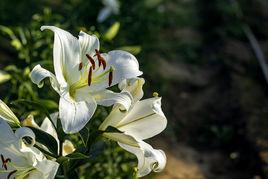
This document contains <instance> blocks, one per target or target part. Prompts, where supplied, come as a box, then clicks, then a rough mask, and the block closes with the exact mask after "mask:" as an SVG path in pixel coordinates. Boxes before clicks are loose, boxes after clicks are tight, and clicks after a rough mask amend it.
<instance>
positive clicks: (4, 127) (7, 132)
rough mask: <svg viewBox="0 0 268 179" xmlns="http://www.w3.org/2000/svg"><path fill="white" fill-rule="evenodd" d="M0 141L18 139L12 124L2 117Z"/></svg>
mask: <svg viewBox="0 0 268 179" xmlns="http://www.w3.org/2000/svg"><path fill="white" fill-rule="evenodd" d="M0 131H1V135H0V143H4V142H6V143H11V142H13V141H14V140H16V137H15V136H14V133H13V131H12V129H11V128H10V126H9V125H8V124H7V123H6V122H5V120H4V119H3V118H2V117H0Z"/></svg>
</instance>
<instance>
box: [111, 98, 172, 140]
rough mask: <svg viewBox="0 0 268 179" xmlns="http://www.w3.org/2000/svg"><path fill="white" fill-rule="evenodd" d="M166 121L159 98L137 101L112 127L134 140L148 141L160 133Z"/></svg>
mask: <svg viewBox="0 0 268 179" xmlns="http://www.w3.org/2000/svg"><path fill="white" fill-rule="evenodd" d="M166 125H167V119H166V117H165V115H164V113H163V112H162V109H161V98H149V99H145V100H142V101H138V102H137V103H136V104H135V106H134V107H133V108H132V109H131V110H130V111H129V113H128V114H127V115H126V116H125V117H124V118H123V119H122V120H121V121H120V122H119V123H118V124H117V125H116V126H114V127H116V128H118V129H119V130H120V131H123V132H125V133H126V134H129V135H131V136H135V138H136V139H140V140H143V139H148V138H150V137H153V136H155V135H157V134H159V133H160V132H162V131H163V130H164V129H165V128H166Z"/></svg>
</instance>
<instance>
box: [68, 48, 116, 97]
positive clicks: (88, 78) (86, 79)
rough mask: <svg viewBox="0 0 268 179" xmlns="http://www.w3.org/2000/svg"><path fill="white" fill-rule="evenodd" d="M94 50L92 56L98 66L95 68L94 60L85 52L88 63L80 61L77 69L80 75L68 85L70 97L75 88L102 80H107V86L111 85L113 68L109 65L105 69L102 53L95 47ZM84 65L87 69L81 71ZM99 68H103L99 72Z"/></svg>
mask: <svg viewBox="0 0 268 179" xmlns="http://www.w3.org/2000/svg"><path fill="white" fill-rule="evenodd" d="M95 52H96V54H95V55H94V56H96V57H97V61H98V67H97V68H96V62H95V60H94V58H92V57H91V56H90V55H88V54H86V57H87V59H88V63H86V64H83V62H81V63H80V64H79V67H78V70H79V71H81V73H82V75H81V77H80V79H79V80H78V81H77V82H75V83H73V84H72V85H71V86H70V88H69V91H70V96H71V97H74V96H75V91H76V90H77V89H80V88H83V87H85V86H91V85H92V84H94V83H100V82H102V81H104V80H107V82H108V86H111V85H112V81H113V71H114V68H113V67H110V68H109V69H106V67H107V62H106V60H105V59H104V58H103V57H102V55H101V54H100V52H99V51H98V50H97V49H96V50H95ZM88 65H90V67H88ZM84 66H85V69H88V70H84V71H83V70H82V69H83V67H84ZM101 68H103V69H102V72H101V73H100V72H99V71H100V70H101Z"/></svg>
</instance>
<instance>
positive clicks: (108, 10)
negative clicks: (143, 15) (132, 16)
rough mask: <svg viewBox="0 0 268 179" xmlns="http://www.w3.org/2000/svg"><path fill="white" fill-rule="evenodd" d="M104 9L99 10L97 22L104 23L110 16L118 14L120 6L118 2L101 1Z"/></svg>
mask: <svg viewBox="0 0 268 179" xmlns="http://www.w3.org/2000/svg"><path fill="white" fill-rule="evenodd" d="M102 3H103V5H104V7H103V8H102V9H101V10H100V12H99V14H98V17H97V21H98V22H100V23H101V22H103V21H105V20H106V19H107V18H108V17H109V16H110V15H111V14H118V13H119V8H120V4H119V2H118V0H102Z"/></svg>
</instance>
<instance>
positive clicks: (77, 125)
mask: <svg viewBox="0 0 268 179" xmlns="http://www.w3.org/2000/svg"><path fill="white" fill-rule="evenodd" d="M96 107H97V104H96V101H95V100H94V99H93V98H90V97H88V99H87V100H80V101H74V100H72V99H70V98H67V97H61V98H60V104H59V116H60V120H61V124H62V127H63V130H64V132H65V133H76V132H78V131H80V130H81V129H82V128H83V127H84V126H85V125H86V124H87V122H88V121H89V120H90V118H91V117H92V115H93V114H94V112H95V110H96Z"/></svg>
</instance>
